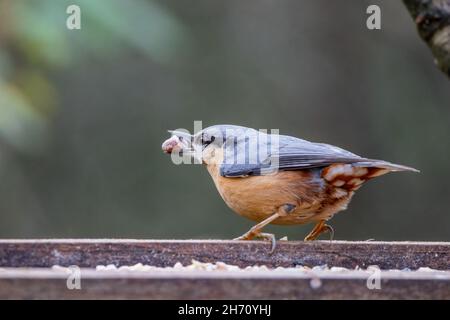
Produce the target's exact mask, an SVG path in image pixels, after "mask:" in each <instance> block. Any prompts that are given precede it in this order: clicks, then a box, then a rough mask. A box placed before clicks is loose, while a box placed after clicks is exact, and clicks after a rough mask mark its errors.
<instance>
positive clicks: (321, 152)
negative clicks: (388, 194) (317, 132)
mask: <svg viewBox="0 0 450 320" xmlns="http://www.w3.org/2000/svg"><path fill="white" fill-rule="evenodd" d="M272 137H273V136H272ZM277 139H278V140H277V141H274V140H276V139H272V140H271V141H270V142H262V143H261V142H260V143H258V151H259V154H263V156H262V157H253V159H256V161H245V162H244V161H236V160H237V157H236V155H234V158H231V156H228V157H227V159H226V160H227V161H224V163H223V164H222V165H221V170H220V173H221V175H222V176H224V177H243V176H249V175H261V174H265V173H270V172H273V171H277V170H303V169H310V168H319V167H325V166H328V165H331V164H333V163H358V162H367V161H370V160H369V159H365V158H362V157H360V156H358V155H356V154H353V153H351V152H349V151H347V150H344V149H341V148H338V147H335V146H332V145H328V144H323V143H313V142H309V141H306V140H302V139H298V138H294V137H290V136H281V135H280V136H277ZM244 146H245V144H244V143H242V142H240V143H237V142H235V144H234V145H233V148H234V149H233V148H228V149H229V150H228V151H229V152H228V155H230V154H231V152H230V150H231V149H233V151H235V154H236V153H238V154H243V153H244V152H247V154H248V149H249V148H248V147H244ZM261 148H262V149H264V151H267V152H266V153H265V154H264V152H262V153H260V151H261ZM244 158H245V159H247V158H248V157H244ZM230 159H231V160H230ZM233 160H234V161H233Z"/></svg>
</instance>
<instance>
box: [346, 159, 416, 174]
mask: <svg viewBox="0 0 450 320" xmlns="http://www.w3.org/2000/svg"><path fill="white" fill-rule="evenodd" d="M353 165H354V166H357V167H365V168H378V169H384V170H386V171H387V172H396V171H412V172H420V171H419V170H417V169H415V168H412V167H408V166H404V165H401V164H395V163H391V162H387V161H384V160H372V159H367V160H364V161H361V162H357V163H354V164H353ZM387 172H385V173H387Z"/></svg>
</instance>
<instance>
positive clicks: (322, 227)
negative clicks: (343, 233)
mask: <svg viewBox="0 0 450 320" xmlns="http://www.w3.org/2000/svg"><path fill="white" fill-rule="evenodd" d="M324 232H329V233H330V241H332V240H333V237H334V230H333V228H332V227H331V226H330V225H328V224H326V223H325V220H322V221H320V222H319V223H317V224H316V226H315V227H314V229H313V230H312V231H311V232H310V233H309V234H308V235H307V236H306V237H305V241H312V240H316V239H317V238H318V237H319V236H320V235H321V234H322V233H324Z"/></svg>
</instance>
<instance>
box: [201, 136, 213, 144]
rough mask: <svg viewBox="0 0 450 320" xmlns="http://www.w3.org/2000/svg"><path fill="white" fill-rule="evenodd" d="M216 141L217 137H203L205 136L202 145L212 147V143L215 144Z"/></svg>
mask: <svg viewBox="0 0 450 320" xmlns="http://www.w3.org/2000/svg"><path fill="white" fill-rule="evenodd" d="M214 140H216V137H215V136H211V137H208V136H206V135H203V136H202V144H203V146H204V147H207V146H208V145H210V144H211V143H213V142H214Z"/></svg>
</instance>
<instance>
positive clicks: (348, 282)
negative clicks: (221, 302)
mask: <svg viewBox="0 0 450 320" xmlns="http://www.w3.org/2000/svg"><path fill="white" fill-rule="evenodd" d="M66 279H67V275H66V274H63V273H60V272H59V273H58V272H54V271H52V270H48V269H45V270H36V269H33V270H17V269H14V270H8V271H2V272H0V299H450V274H449V273H448V272H438V273H432V272H420V273H415V272H409V273H408V274H406V273H405V272H392V271H387V272H383V273H382V275H381V288H380V289H372V290H369V289H368V288H367V285H366V281H367V274H366V273H363V272H361V271H352V272H351V273H350V274H348V273H345V274H339V273H330V272H326V271H323V272H314V273H311V274H302V273H293V272H274V271H267V272H246V271H242V272H234V271H223V272H218V271H214V272H211V271H209V272H208V271H190V272H186V271H184V272H157V273H148V272H137V273H136V272H122V271H112V272H98V271H94V270H85V269H83V270H82V271H81V289H80V290H76V289H74V290H69V289H67V286H66Z"/></svg>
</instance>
